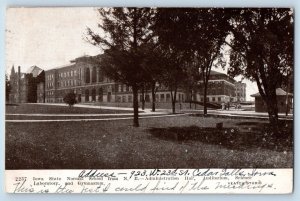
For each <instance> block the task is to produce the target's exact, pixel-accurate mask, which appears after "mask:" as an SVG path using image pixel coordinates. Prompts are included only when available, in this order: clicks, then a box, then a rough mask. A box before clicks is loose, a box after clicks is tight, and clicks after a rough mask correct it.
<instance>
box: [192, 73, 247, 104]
mask: <svg viewBox="0 0 300 201" xmlns="http://www.w3.org/2000/svg"><path fill="white" fill-rule="evenodd" d="M244 86H245V88H246V84H245V85H244ZM203 87H204V86H203V82H202V81H200V84H199V91H198V92H197V101H200V102H203V99H204V95H203V94H204V90H203ZM206 99H207V102H214V103H224V102H225V103H227V102H235V101H237V97H236V81H235V80H234V79H232V78H230V77H229V76H228V75H226V74H224V73H220V72H217V71H213V70H211V72H210V78H209V80H208V86H207V97H206Z"/></svg>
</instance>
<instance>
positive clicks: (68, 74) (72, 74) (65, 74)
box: [58, 68, 81, 78]
mask: <svg viewBox="0 0 300 201" xmlns="http://www.w3.org/2000/svg"><path fill="white" fill-rule="evenodd" d="M79 74H81V68H80V69H79ZM76 76H77V70H70V71H66V72H61V73H58V77H59V78H65V77H76Z"/></svg>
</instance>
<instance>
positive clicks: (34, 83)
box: [5, 7, 295, 194]
mask: <svg viewBox="0 0 300 201" xmlns="http://www.w3.org/2000/svg"><path fill="white" fill-rule="evenodd" d="M6 12H7V13H6V74H5V75H6V77H5V78H6V79H5V84H6V103H5V108H6V112H5V169H6V170H5V176H6V181H5V184H6V192H8V193H101V194H104V193H133V194H134V193H146V194H149V193H158V194H160V193H170V194H180V193H184V194H202V193H203V194H212V193H214V194H219V193H226V194H228V193H232V194H250V193H254V194H287V193H292V192H293V167H294V164H293V159H294V153H293V149H294V145H293V136H294V133H293V126H294V115H293V114H294V96H293V94H294V20H295V19H294V10H293V9H292V8H160V7H158V8H150V7H145V8H141V7H138V8H135V7H130V8H129V7H128V8H127V7H124V8H123V7H115V8H114V7H105V8H96V7H69V8H68V7H61V8H60V7H56V8H50V7H47V8H46V7H39V8H38V7H36V8H7V11H6Z"/></svg>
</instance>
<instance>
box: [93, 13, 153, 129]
mask: <svg viewBox="0 0 300 201" xmlns="http://www.w3.org/2000/svg"><path fill="white" fill-rule="evenodd" d="M99 14H100V16H101V19H100V20H101V21H100V23H99V27H100V29H101V30H102V33H101V34H98V33H96V32H94V31H93V30H91V29H90V28H88V29H87V40H88V41H90V42H91V43H92V44H93V45H96V46H100V47H101V48H102V49H104V55H103V56H102V57H101V60H100V63H101V64H102V65H101V66H102V67H103V70H104V72H105V74H106V75H107V76H108V77H110V78H112V79H114V80H115V81H119V82H122V83H124V84H127V85H128V86H131V87H132V92H133V109H134V120H133V125H134V126H136V127H137V126H139V122H138V90H139V88H140V87H141V84H142V83H143V75H144V74H145V73H144V70H143V68H142V66H141V64H142V60H143V58H142V52H141V46H142V45H144V44H146V43H147V42H149V40H150V39H151V38H152V32H151V30H150V29H149V27H150V26H151V19H152V17H153V10H152V9H151V8H101V9H99Z"/></svg>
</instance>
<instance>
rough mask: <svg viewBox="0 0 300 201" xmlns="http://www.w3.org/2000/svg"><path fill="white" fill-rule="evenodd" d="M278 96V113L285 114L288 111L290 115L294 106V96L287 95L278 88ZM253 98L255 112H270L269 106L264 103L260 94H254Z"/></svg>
mask: <svg viewBox="0 0 300 201" xmlns="http://www.w3.org/2000/svg"><path fill="white" fill-rule="evenodd" d="M276 95H277V107H278V112H279V113H285V112H286V110H287V109H288V113H290V112H291V109H292V105H293V94H292V93H287V92H285V91H284V90H283V89H281V88H277V89H276ZM251 97H254V98H255V112H268V110H267V105H266V103H265V102H264V101H263V99H262V97H261V95H260V93H256V94H252V95H251Z"/></svg>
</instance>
